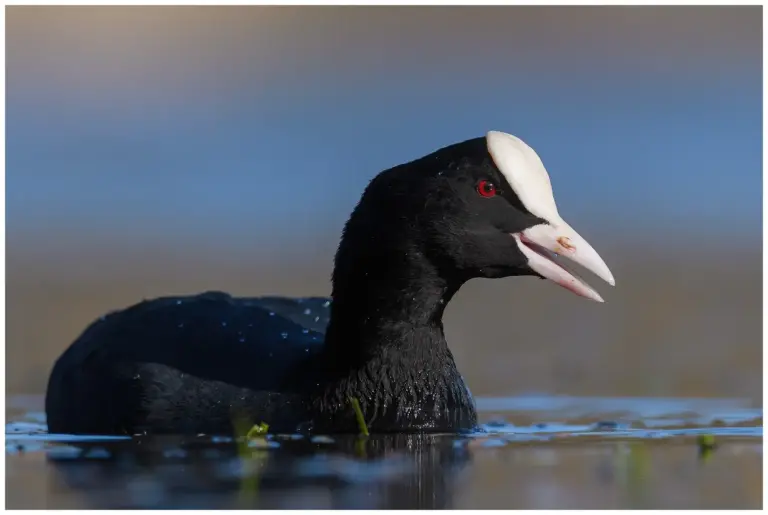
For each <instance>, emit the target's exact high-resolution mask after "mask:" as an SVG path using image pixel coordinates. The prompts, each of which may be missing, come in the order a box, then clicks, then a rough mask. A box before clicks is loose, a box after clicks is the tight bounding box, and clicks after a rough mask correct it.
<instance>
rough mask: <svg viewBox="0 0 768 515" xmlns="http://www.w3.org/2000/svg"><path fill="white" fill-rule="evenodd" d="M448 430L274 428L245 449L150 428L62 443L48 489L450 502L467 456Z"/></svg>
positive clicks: (464, 442)
mask: <svg viewBox="0 0 768 515" xmlns="http://www.w3.org/2000/svg"><path fill="white" fill-rule="evenodd" d="M469 442H470V441H469V440H468V439H458V440H457V439H456V438H455V437H453V436H448V435H443V436H441V435H393V436H377V437H370V438H333V439H324V440H323V441H321V442H318V441H316V439H314V440H310V439H306V438H301V439H297V438H293V437H284V438H280V437H278V438H274V439H272V438H270V439H269V440H263V441H262V442H258V441H255V442H254V443H255V445H253V443H252V445H251V446H250V447H247V448H246V449H245V450H243V449H239V448H238V444H237V443H236V442H235V441H229V442H218V443H217V442H214V441H212V439H211V438H208V437H198V438H187V439H185V438H178V437H145V438H137V439H133V440H123V441H110V442H105V441H98V442H88V443H85V442H83V443H78V444H77V446H76V447H75V446H71V445H68V446H61V445H57V446H55V447H53V448H51V449H50V450H49V451H48V453H47V454H48V460H49V461H50V462H51V463H52V464H53V465H54V467H53V468H54V470H55V473H54V474H52V475H51V478H50V484H49V491H50V492H51V493H52V494H53V495H56V494H57V493H60V492H61V491H62V490H74V491H77V492H79V493H81V494H82V501H83V504H84V505H85V506H87V507H88V508H113V509H115V508H118V509H119V508H154V509H158V508H171V509H184V508H187V509H189V508H205V509H231V508H238V509H253V508H261V509H286V508H292V509H300V508H310V507H311V508H327V509H347V508H358V509H361V508H362V509H402V508H431V509H436V508H451V507H453V502H452V491H453V488H452V483H453V482H454V481H456V480H457V477H458V475H459V474H460V472H461V471H462V470H463V469H464V467H465V466H466V465H467V464H468V463H469V462H470V456H471V452H470V449H469V445H468V444H469Z"/></svg>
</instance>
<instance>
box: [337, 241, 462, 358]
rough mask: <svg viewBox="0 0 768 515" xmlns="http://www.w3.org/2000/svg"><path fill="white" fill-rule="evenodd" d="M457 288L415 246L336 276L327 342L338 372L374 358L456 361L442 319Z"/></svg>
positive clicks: (376, 256)
mask: <svg viewBox="0 0 768 515" xmlns="http://www.w3.org/2000/svg"><path fill="white" fill-rule="evenodd" d="M361 257H362V256H361ZM337 266H338V264H337ZM337 270H338V268H337ZM458 286H459V285H458V284H454V283H452V282H451V281H448V280H446V279H444V278H442V277H441V276H440V274H439V273H438V272H437V270H436V268H435V267H434V266H432V265H431V264H430V262H429V261H428V259H427V258H426V257H425V256H424V255H423V254H422V253H421V252H419V251H418V250H416V249H413V248H410V249H398V250H394V251H391V252H386V251H385V252H376V253H372V254H369V255H367V256H365V259H357V260H356V262H355V264H354V265H352V266H349V267H345V275H344V276H340V275H339V274H338V273H336V274H335V275H334V288H333V294H332V296H333V303H332V307H331V320H330V323H329V325H328V330H327V333H326V344H325V348H326V351H327V353H328V356H329V358H330V359H331V360H332V362H333V365H334V368H336V369H337V370H340V371H346V370H351V369H356V368H360V367H362V366H365V365H366V364H367V363H368V362H370V361H372V360H373V361H376V362H377V363H391V364H392V365H395V364H397V363H398V362H402V363H403V366H406V363H410V365H409V366H413V364H414V363H424V364H427V365H428V364H431V363H432V362H435V363H439V362H444V361H445V360H447V361H450V363H453V357H452V356H451V353H450V351H449V350H448V345H447V343H446V341H445V336H444V333H443V323H442V317H443V312H444V310H445V307H446V305H447V304H448V302H449V301H450V299H451V297H452V296H453V295H454V293H456V291H457V290H458Z"/></svg>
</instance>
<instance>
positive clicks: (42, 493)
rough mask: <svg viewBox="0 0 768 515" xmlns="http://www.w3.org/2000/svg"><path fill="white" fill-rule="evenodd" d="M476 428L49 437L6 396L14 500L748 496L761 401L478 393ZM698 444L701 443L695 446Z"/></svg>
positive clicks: (225, 504) (22, 405)
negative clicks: (461, 431)
mask: <svg viewBox="0 0 768 515" xmlns="http://www.w3.org/2000/svg"><path fill="white" fill-rule="evenodd" d="M477 401H478V406H479V407H480V409H481V410H483V412H482V413H481V417H482V419H483V420H486V421H487V422H486V423H485V426H484V427H485V430H486V431H485V432H484V433H476V434H472V435H466V436H456V435H390V436H372V437H370V438H367V439H360V438H355V437H342V438H339V437H335V436H320V435H318V436H314V437H311V438H308V437H303V436H300V435H278V436H272V435H270V436H268V437H258V438H254V439H251V440H248V441H247V444H245V443H244V441H242V440H240V441H238V440H235V439H233V438H231V437H228V436H197V437H184V438H182V437H176V436H162V437H146V436H145V437H136V438H129V437H103V436H102V437H82V436H81V437H77V436H72V435H57V434H48V432H47V427H46V425H45V416H44V414H43V413H41V412H40V411H39V410H40V408H41V407H42V397H40V396H31V397H24V396H10V397H8V398H7V399H6V410H7V411H6V416H7V419H8V420H9V423H8V424H7V425H6V492H7V499H8V501H7V502H8V507H10V508H55V509H84V508H103V509H118V508H138V509H140V508H155V509H157V508H171V509H173V508H179V509H181V508H195V509H228V508H241V509H254V508H274V509H282V508H293V509H305V508H326V509H343V508H359V509H365V508H372V509H399V508H409V509H413V508H455V509H483V508H493V509H499V508H507V509H508V508H515V509H542V508H548V509H557V508H572V509H573V508H582V509H604V508H617V509H625V508H666V509H671V508H688V509H692V508H702V509H705V508H707V509H708V508H735V507H740V508H747V507H749V508H754V507H759V506H761V502H762V432H763V431H762V409H760V408H755V407H753V403H751V402H747V401H745V400H743V399H652V398H648V399H640V398H634V399H632V398H630V399H624V398H612V399H604V398H587V397H581V398H578V397H547V396H521V397H509V398H503V399H490V398H478V399H477ZM702 442H704V443H707V442H711V443H712V444H713V445H711V446H710V447H709V448H707V449H705V448H703V446H702Z"/></svg>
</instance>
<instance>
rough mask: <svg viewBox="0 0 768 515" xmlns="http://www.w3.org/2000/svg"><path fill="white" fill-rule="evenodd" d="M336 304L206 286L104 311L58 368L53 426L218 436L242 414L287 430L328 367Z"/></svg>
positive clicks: (52, 389)
mask: <svg viewBox="0 0 768 515" xmlns="http://www.w3.org/2000/svg"><path fill="white" fill-rule="evenodd" d="M329 308H330V301H329V300H328V299H325V298H307V299H289V298H282V297H260V298H234V297H231V296H229V295H227V294H225V293H220V292H206V293H202V294H199V295H195V296H188V297H163V298H159V299H154V300H150V301H144V302H141V303H139V304H136V305H134V306H131V307H129V308H126V309H124V310H122V311H117V312H114V313H111V314H109V315H106V316H104V317H102V318H100V319H99V320H97V321H95V322H94V323H93V324H91V325H90V326H89V327H88V328H87V329H86V330H85V331H84V332H83V334H82V335H81V336H80V337H79V338H78V339H77V340H75V342H74V343H73V344H72V345H71V346H70V347H69V349H67V351H66V352H64V354H63V355H62V356H61V357H60V358H59V360H58V361H57V362H56V364H55V365H54V369H53V372H52V373H51V377H50V380H49V383H48V391H47V395H46V412H47V416H48V425H49V430H50V431H51V432H66V433H105V434H113V433H129V434H133V433H136V432H141V431H142V426H145V427H151V428H152V430H153V431H154V432H174V433H176V432H178V433H185V432H188V430H187V429H188V428H192V427H194V428H196V431H197V432H208V433H221V432H223V431H228V430H229V429H230V427H231V424H232V421H233V420H236V419H239V418H242V419H248V420H246V421H247V422H248V423H251V422H253V423H258V422H259V421H260V420H258V419H259V418H269V420H271V421H273V423H277V424H281V421H282V422H283V423H284V424H283V425H287V426H290V425H292V424H294V422H296V421H300V419H301V418H302V417H303V416H304V413H303V408H302V402H303V401H302V399H303V398H304V395H305V392H306V391H307V389H309V388H311V386H312V384H314V383H312V382H313V381H315V380H316V377H317V374H320V373H321V371H319V370H317V369H316V368H317V357H318V354H319V353H320V352H321V350H322V347H323V344H324V330H325V326H326V325H327V323H328V318H329V311H330V309H329ZM278 408H280V410H279V411H278ZM250 419H253V420H250Z"/></svg>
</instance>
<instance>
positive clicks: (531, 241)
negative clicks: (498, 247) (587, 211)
mask: <svg viewBox="0 0 768 515" xmlns="http://www.w3.org/2000/svg"><path fill="white" fill-rule="evenodd" d="M512 237H514V238H515V242H516V243H517V246H518V247H519V248H520V251H521V252H522V253H523V254H524V255H525V256H526V257H527V258H528V266H529V267H531V269H532V270H533V271H534V272H536V273H538V274H540V275H541V276H543V277H545V278H546V279H549V280H551V281H554V282H556V283H557V284H559V285H560V286H562V287H564V288H567V289H568V290H571V291H572V292H573V293H575V294H576V295H580V296H582V297H586V298H588V299H591V300H594V301H597V302H603V298H602V297H601V296H600V295H599V294H598V293H597V292H596V291H595V290H594V289H592V287H591V286H590V285H588V284H587V283H586V282H584V281H583V280H581V279H580V278H578V277H576V276H575V275H573V274H572V273H571V272H568V271H567V270H566V269H565V268H563V267H562V266H560V265H559V264H558V263H557V262H556V261H555V259H556V256H560V257H564V258H568V259H570V260H571V261H573V262H574V263H577V264H579V265H581V266H583V267H584V268H586V269H587V270H589V271H590V272H593V273H594V274H595V275H597V276H598V277H600V278H601V279H603V280H604V281H605V282H607V283H608V284H610V285H611V286H614V285H615V284H616V281H615V280H614V279H613V274H611V271H610V270H609V269H608V267H607V266H606V264H605V262H604V261H603V259H602V258H601V257H600V256H599V255H598V253H597V252H596V251H595V249H593V248H592V245H590V244H589V243H587V240H585V239H584V238H582V237H581V236H579V234H578V233H577V232H576V231H574V230H573V228H571V227H570V226H569V225H568V224H567V223H565V222H564V221H562V220H558V222H556V223H553V224H540V225H535V226H533V227H529V228H528V229H525V230H524V231H522V232H519V233H515V234H513V235H512ZM553 254H554V255H553Z"/></svg>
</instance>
